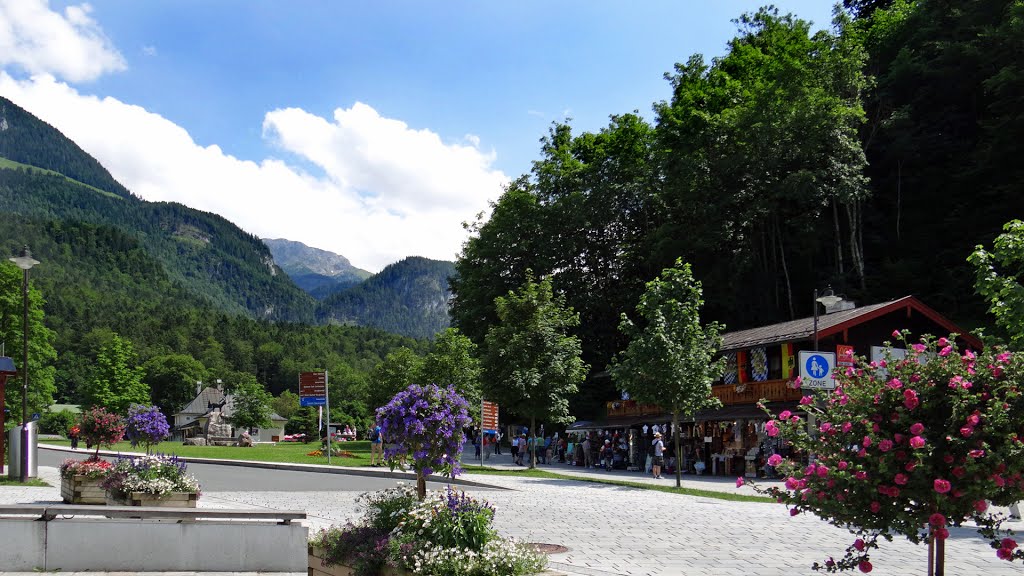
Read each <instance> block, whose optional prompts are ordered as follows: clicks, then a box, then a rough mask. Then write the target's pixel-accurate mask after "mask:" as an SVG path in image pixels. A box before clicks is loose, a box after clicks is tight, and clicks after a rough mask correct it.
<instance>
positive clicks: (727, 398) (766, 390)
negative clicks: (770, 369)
mask: <svg viewBox="0 0 1024 576" xmlns="http://www.w3.org/2000/svg"><path fill="white" fill-rule="evenodd" d="M789 382H790V381H789V380H765V381H764V382H744V383H743V384H718V385H715V386H712V387H711V394H712V395H714V397H715V398H718V399H719V400H721V401H722V404H723V405H724V406H732V405H735V404H754V403H755V402H757V401H758V400H760V399H762V398H764V399H765V400H767V401H768V402H791V401H796V400H800V397H801V396H803V393H802V392H801V391H800V390H799V389H793V388H792V387H791V386H790V385H789Z"/></svg>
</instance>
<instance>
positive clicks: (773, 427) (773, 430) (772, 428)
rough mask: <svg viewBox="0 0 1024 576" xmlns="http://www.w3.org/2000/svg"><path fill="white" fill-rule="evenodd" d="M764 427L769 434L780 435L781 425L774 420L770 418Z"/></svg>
mask: <svg viewBox="0 0 1024 576" xmlns="http://www.w3.org/2000/svg"><path fill="white" fill-rule="evenodd" d="M764 429H765V431H766V432H768V435H769V436H772V437H775V436H778V435H779V427H778V425H777V424H775V421H774V420H769V421H768V422H766V423H765V425H764Z"/></svg>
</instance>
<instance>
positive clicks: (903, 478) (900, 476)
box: [892, 473, 908, 486]
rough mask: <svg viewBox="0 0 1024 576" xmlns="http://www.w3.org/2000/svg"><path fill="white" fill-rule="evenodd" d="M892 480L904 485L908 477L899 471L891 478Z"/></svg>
mask: <svg viewBox="0 0 1024 576" xmlns="http://www.w3.org/2000/svg"><path fill="white" fill-rule="evenodd" d="M892 481H893V482H895V483H897V484H899V485H900V486H906V485H907V482H908V478H907V475H906V474H902V473H901V474H897V475H896V477H895V478H893V479H892Z"/></svg>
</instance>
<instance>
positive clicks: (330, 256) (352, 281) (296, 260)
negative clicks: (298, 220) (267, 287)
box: [263, 238, 372, 299]
mask: <svg viewBox="0 0 1024 576" xmlns="http://www.w3.org/2000/svg"><path fill="white" fill-rule="evenodd" d="M263 243H264V244H266V245H267V247H268V248H270V253H271V255H273V257H274V262H275V263H276V264H277V265H278V266H279V267H280V268H281V269H282V270H284V271H285V272H286V273H287V274H288V275H289V276H291V279H292V281H294V282H295V284H296V285H298V287H299V288H302V289H303V290H305V291H306V292H308V293H309V294H311V295H312V296H313V297H315V298H317V299H322V298H324V297H326V296H329V295H331V294H333V293H335V292H340V291H342V290H345V289H347V288H351V287H352V286H355V285H357V284H359V283H361V282H362V281H363V280H366V279H367V278H369V277H370V276H371V275H372V274H371V273H370V272H367V271H366V270H361V269H359V268H356V267H355V266H353V265H352V263H351V262H349V261H348V258H345V257H344V256H342V255H340V254H335V253H334V252H328V251H327V250H321V249H319V248H313V247H311V246H306V245H305V244H303V243H302V242H295V241H293V240H285V239H283V238H264V239H263Z"/></svg>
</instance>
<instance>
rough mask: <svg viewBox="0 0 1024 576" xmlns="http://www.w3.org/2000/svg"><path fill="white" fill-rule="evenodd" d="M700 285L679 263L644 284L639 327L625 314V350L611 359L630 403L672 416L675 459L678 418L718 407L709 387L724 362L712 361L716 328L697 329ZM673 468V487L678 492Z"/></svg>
mask: <svg viewBox="0 0 1024 576" xmlns="http://www.w3.org/2000/svg"><path fill="white" fill-rule="evenodd" d="M703 304H704V300H703V299H702V291H701V284H700V282H698V281H697V280H695V279H694V278H693V273H692V272H691V270H690V265H689V264H687V263H684V262H683V261H681V260H678V261H676V265H675V267H674V268H666V269H665V270H663V271H662V273H661V277H660V278H655V279H654V280H652V281H650V282H648V283H647V291H646V292H644V294H643V296H641V297H640V303H639V304H637V307H636V311H637V314H638V315H639V316H640V317H641V318H642V319H643V320H642V323H641V326H642V327H641V326H638V325H637V324H635V323H634V322H633V321H632V320H630V319H629V318H628V317H627V316H626V315H625V314H623V315H622V323H621V324H620V328H621V329H622V331H623V332H625V333H626V334H627V335H629V336H630V342H629V346H627V347H626V349H625V350H624V351H623V352H622V353H621V354H620V355H619V356H618V357H617V358H616V360H615V363H614V365H613V366H612V379H613V380H614V382H615V383H616V384H617V385H618V386H620V387H621V388H622V389H623V390H625V391H626V392H629V394H630V396H631V397H632V398H635V399H636V400H638V401H640V402H648V403H651V404H657V405H658V406H660V407H661V408H663V409H665V410H668V411H670V412H671V413H672V430H673V431H674V437H675V439H674V442H675V450H676V455H677V458H678V454H679V415H680V414H694V413H695V412H697V411H698V410H702V409H705V408H714V407H718V406H720V405H721V403H720V402H719V401H718V399H717V398H714V397H713V396H712V395H711V383H712V382H714V380H715V379H717V378H718V377H719V376H721V374H722V370H723V368H724V367H725V359H724V358H719V359H717V360H716V359H715V355H716V353H717V352H718V349H719V348H720V347H721V344H722V339H721V337H720V336H719V332H720V331H721V329H722V326H720V325H719V324H718V323H717V322H712V323H710V324H708V325H707V326H702V325H701V322H700V308H701V306H702V305H703ZM680 484H681V480H680V468H679V466H676V486H680Z"/></svg>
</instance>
